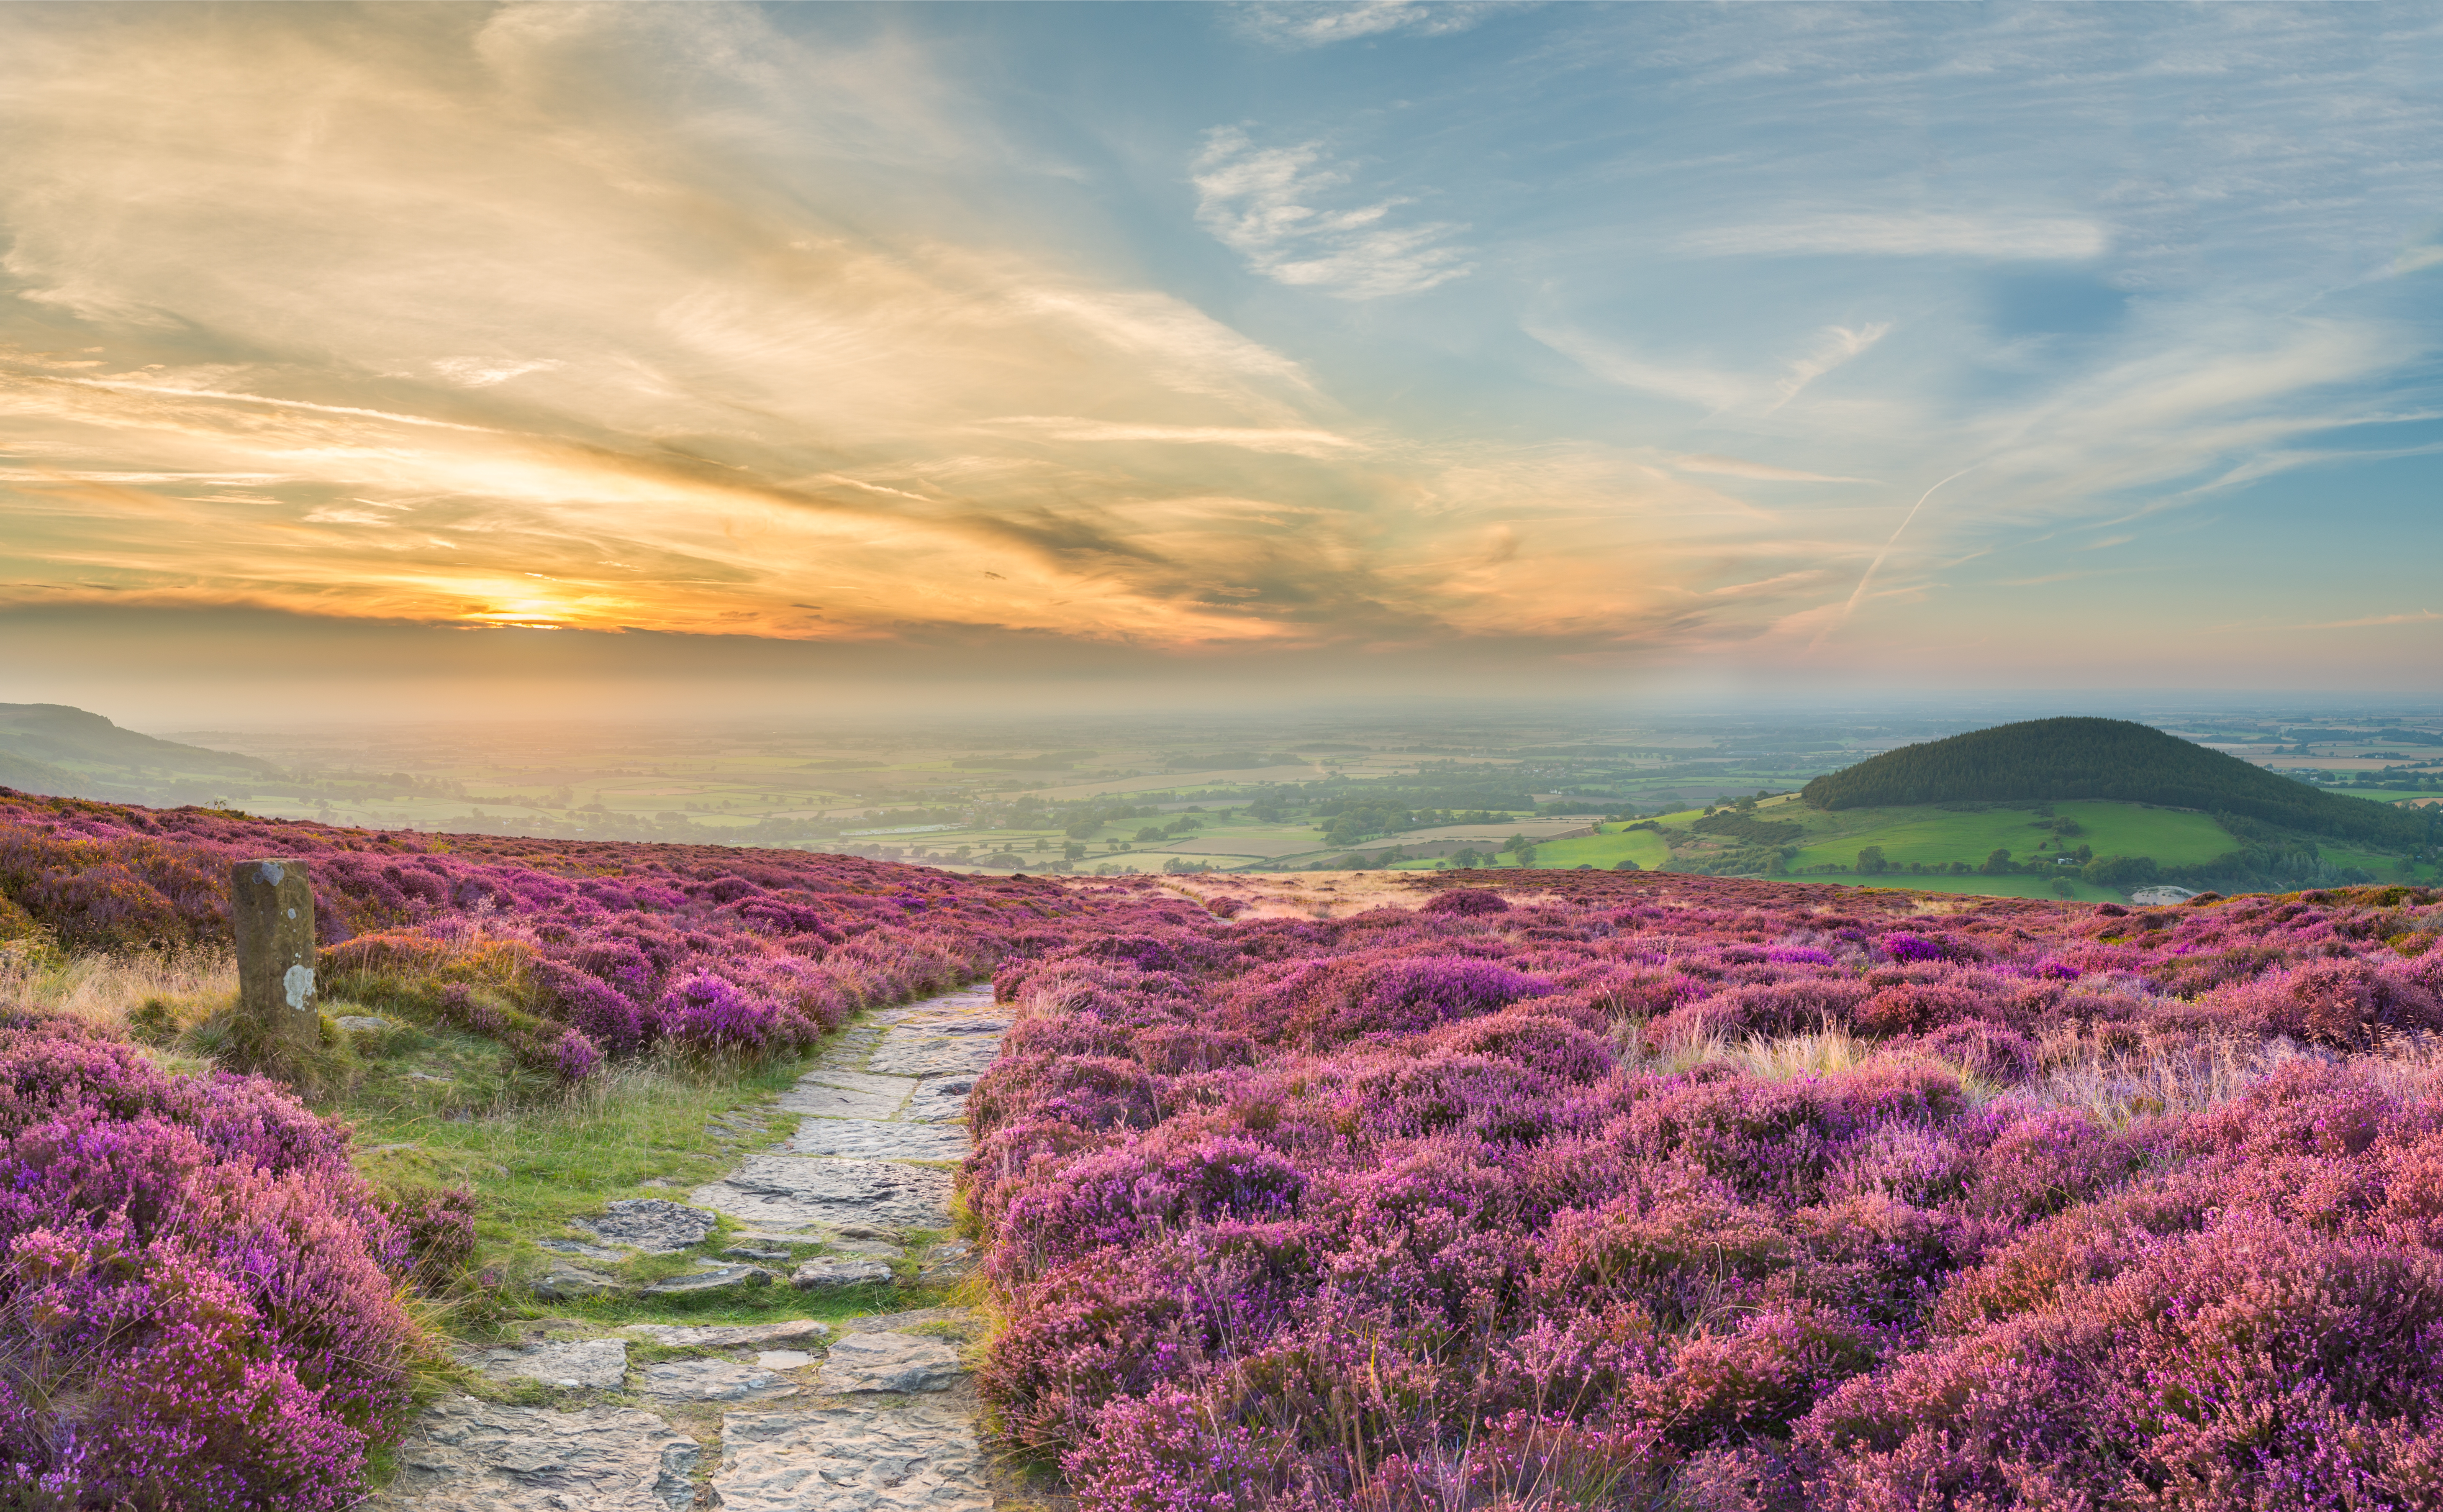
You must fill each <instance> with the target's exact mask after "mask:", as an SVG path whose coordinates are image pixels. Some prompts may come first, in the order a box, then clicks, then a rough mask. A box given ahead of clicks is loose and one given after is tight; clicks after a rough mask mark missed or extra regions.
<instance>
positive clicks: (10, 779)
mask: <svg viewBox="0 0 2443 1512" xmlns="http://www.w3.org/2000/svg"><path fill="white" fill-rule="evenodd" d="M105 786H107V784H104V783H99V782H92V781H88V780H87V779H85V778H83V777H80V776H78V775H77V774H75V773H73V772H69V771H67V770H65V769H64V768H62V767H55V766H53V765H51V764H50V763H49V762H47V761H29V760H28V759H27V758H26V757H24V756H11V755H9V753H8V752H6V751H0V788H14V789H16V790H17V791H18V792H40V793H46V794H48V795H50V796H52V797H55V798H98V797H101V795H102V793H101V790H102V789H103V788H104V787H105Z"/></svg>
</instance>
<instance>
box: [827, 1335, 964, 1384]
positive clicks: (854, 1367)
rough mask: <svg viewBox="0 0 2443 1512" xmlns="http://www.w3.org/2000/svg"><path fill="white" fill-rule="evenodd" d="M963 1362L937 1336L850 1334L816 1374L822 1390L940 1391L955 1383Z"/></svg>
mask: <svg viewBox="0 0 2443 1512" xmlns="http://www.w3.org/2000/svg"><path fill="white" fill-rule="evenodd" d="M966 1373H967V1367H966V1366H965V1365H964V1363H962V1362H961V1361H960V1359H959V1352H958V1351H957V1350H955V1349H953V1348H951V1347H950V1346H949V1345H948V1344H946V1343H944V1342H943V1341H942V1340H940V1339H924V1338H920V1337H918V1336H917V1335H914V1334H891V1333H882V1334H851V1335H849V1336H848V1337H847V1338H845V1339H841V1340H840V1341H839V1342H838V1343H836V1344H834V1345H833V1346H832V1347H831V1352H830V1353H829V1354H827V1355H825V1356H824V1357H823V1369H822V1375H821V1376H820V1377H819V1379H820V1380H821V1382H822V1388H823V1390H824V1391H826V1392H831V1393H834V1394H848V1393H851V1392H940V1391H947V1390H948V1389H949V1388H950V1387H951V1386H953V1385H955V1384H956V1383H957V1381H958V1379H959V1377H960V1376H962V1375H965V1374H966Z"/></svg>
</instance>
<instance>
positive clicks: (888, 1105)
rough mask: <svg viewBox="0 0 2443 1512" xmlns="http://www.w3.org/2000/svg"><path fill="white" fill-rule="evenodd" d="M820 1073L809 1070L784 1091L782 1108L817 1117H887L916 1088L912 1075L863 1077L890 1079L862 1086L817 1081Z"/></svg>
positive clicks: (878, 1079)
mask: <svg viewBox="0 0 2443 1512" xmlns="http://www.w3.org/2000/svg"><path fill="white" fill-rule="evenodd" d="M821 1074H822V1073H820V1072H814V1071H810V1072H808V1073H807V1074H806V1075H805V1076H803V1077H800V1078H799V1081H798V1084H797V1085H795V1086H793V1087H791V1088H789V1090H787V1091H786V1092H783V1093H781V1098H780V1106H781V1110H782V1111H783V1112H788V1113H801V1114H804V1115H805V1116H806V1117H808V1118H815V1119H887V1118H889V1117H891V1115H892V1114H894V1113H896V1112H898V1111H899V1105H900V1104H901V1103H903V1102H907V1101H908V1094H909V1093H910V1092H913V1091H914V1090H916V1082H915V1079H914V1078H912V1077H905V1076H876V1077H864V1078H860V1080H865V1081H873V1082H882V1083H888V1084H889V1085H888V1086H887V1087H859V1086H840V1085H837V1084H834V1083H833V1082H830V1081H817V1080H816V1078H817V1076H819V1075H821ZM847 1074H854V1073H847Z"/></svg>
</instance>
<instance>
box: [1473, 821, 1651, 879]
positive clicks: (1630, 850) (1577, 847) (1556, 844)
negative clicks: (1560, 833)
mask: <svg viewBox="0 0 2443 1512" xmlns="http://www.w3.org/2000/svg"><path fill="white" fill-rule="evenodd" d="M1598 828H1599V829H1603V830H1604V831H1605V832H1604V833H1601V834H1592V835H1588V836H1586V837H1584V838H1583V839H1578V840H1548V841H1546V842H1544V843H1543V844H1542V845H1539V846H1537V847H1535V869H1537V870H1538V871H1542V870H1547V869H1550V868H1553V867H1558V868H1560V869H1561V870H1564V871H1567V870H1569V869H1570V868H1572V867H1575V866H1582V865H1583V866H1593V867H1594V868H1595V869H1596V870H1598V871H1610V870H1612V869H1613V868H1615V867H1616V866H1618V865H1620V863H1622V862H1624V861H1634V862H1636V863H1637V864H1638V865H1639V866H1640V867H1641V868H1643V869H1644V870H1646V871H1653V870H1655V869H1657V868H1658V867H1661V866H1663V865H1668V864H1669V862H1670V860H1671V849H1670V847H1668V846H1666V845H1664V844H1663V843H1662V837H1661V836H1659V835H1657V834H1656V833H1655V832H1654V831H1653V830H1651V829H1633V830H1629V831H1627V832H1626V833H1622V832H1621V830H1620V827H1619V826H1617V825H1604V826H1599V827H1598ZM1516 864H1517V863H1516V862H1515V859H1514V858H1512V857H1509V856H1503V857H1502V858H1501V859H1500V860H1499V861H1498V862H1497V863H1495V865H1502V866H1511V865H1516Z"/></svg>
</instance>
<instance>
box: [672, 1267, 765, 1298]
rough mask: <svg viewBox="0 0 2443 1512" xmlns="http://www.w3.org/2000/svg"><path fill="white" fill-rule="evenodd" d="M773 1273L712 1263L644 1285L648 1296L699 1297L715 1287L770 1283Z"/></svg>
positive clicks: (734, 1288)
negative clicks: (706, 1266) (708, 1265)
mask: <svg viewBox="0 0 2443 1512" xmlns="http://www.w3.org/2000/svg"><path fill="white" fill-rule="evenodd" d="M773 1279H774V1278H773V1275H772V1273H771V1272H770V1271H768V1270H765V1269H764V1268H763V1267H762V1266H712V1267H711V1268H710V1269H707V1270H697V1271H690V1272H689V1274H687V1275H684V1276H672V1277H670V1279H669V1280H667V1281H657V1282H655V1283H653V1284H652V1285H650V1286H648V1287H646V1288H645V1295H646V1296H648V1297H702V1296H706V1295H707V1294H709V1293H712V1292H717V1291H752V1290H755V1289H756V1288H758V1287H762V1286H768V1285H770V1284H772V1282H773Z"/></svg>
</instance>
